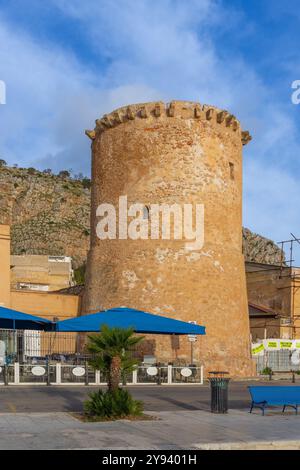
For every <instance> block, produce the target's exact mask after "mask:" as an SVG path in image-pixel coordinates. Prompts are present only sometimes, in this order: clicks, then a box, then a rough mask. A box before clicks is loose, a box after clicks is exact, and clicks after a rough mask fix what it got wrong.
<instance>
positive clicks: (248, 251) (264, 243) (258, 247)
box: [243, 228, 284, 265]
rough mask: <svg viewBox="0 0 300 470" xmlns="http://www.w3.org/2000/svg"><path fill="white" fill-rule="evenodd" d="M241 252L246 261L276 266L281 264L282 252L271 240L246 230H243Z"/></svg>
mask: <svg viewBox="0 0 300 470" xmlns="http://www.w3.org/2000/svg"><path fill="white" fill-rule="evenodd" d="M243 252H244V255H245V259H246V261H253V262H255V263H265V264H278V265H280V264H281V262H282V251H281V249H280V248H279V246H278V245H276V243H274V242H273V241H272V240H269V239H268V238H265V237H262V236H261V235H258V234H257V233H253V232H251V230H249V229H248V228H243ZM283 260H284V257H283Z"/></svg>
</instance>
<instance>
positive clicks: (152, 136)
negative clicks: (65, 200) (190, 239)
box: [82, 102, 253, 375]
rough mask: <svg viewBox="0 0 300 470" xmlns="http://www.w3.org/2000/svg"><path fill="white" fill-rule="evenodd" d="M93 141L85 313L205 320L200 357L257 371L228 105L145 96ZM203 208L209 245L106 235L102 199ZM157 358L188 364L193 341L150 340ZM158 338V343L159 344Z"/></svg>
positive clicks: (240, 138)
mask: <svg viewBox="0 0 300 470" xmlns="http://www.w3.org/2000/svg"><path fill="white" fill-rule="evenodd" d="M87 134H88V135H89V137H90V138H91V139H92V208H91V249H90V252H89V255H88V265H87V279H86V290H85V295H84V300H83V310H82V311H83V312H84V313H88V312H95V311H99V310H100V309H107V308H110V307H114V306H128V307H133V308H137V309H144V310H146V311H149V312H153V313H157V314H160V315H167V316H170V317H173V318H176V319H180V320H184V321H193V320H194V321H197V323H198V324H201V325H205V326H206V331H207V335H206V336H205V337H201V338H199V339H198V341H197V342H196V343H195V345H194V351H193V359H194V361H197V362H201V363H203V364H204V365H205V368H206V371H209V370H218V369H219V370H220V369H221V370H228V371H229V372H230V373H231V374H234V375H248V374H251V373H252V372H253V369H252V366H251V360H250V348H249V319H248V310H247V296H246V282H245V268H244V258H243V255H242V144H243V143H244V144H245V143H247V142H248V141H249V140H250V136H249V133H248V132H242V130H241V128H240V124H239V122H238V121H237V120H236V118H235V117H234V116H232V115H230V114H229V113H227V112H224V111H221V110H219V109H217V108H212V107H208V106H204V107H202V106H201V105H200V104H198V103H192V102H172V103H171V104H170V105H169V106H165V104H164V103H161V102H160V103H147V104H141V105H133V106H129V107H124V108H121V109H118V110H117V111H115V112H113V113H111V114H109V115H107V116H104V118H103V119H101V120H98V121H96V128H95V130H94V131H87ZM121 195H127V196H128V203H129V204H130V203H135V202H143V203H145V205H148V204H151V203H159V204H162V203H167V204H172V203H178V204H184V203H193V204H201V203H202V204H204V205H205V242H204V246H203V248H202V249H201V250H200V251H188V250H187V249H186V247H185V242H186V240H99V239H98V238H97V235H96V225H97V222H98V221H99V219H98V218H97V217H96V209H97V206H98V205H99V204H100V203H113V204H115V206H116V207H117V206H118V198H119V196H121ZM153 338H154V341H155V344H154V347H153V349H154V350H153V353H154V355H155V356H156V357H157V359H158V360H163V361H168V360H172V359H173V360H174V359H175V358H177V359H181V360H186V361H187V362H189V361H190V348H191V346H190V343H189V341H188V339H187V338H185V337H182V338H179V339H178V338H177V339H174V338H173V339H172V338H171V337H164V336H161V337H158V336H156V337H152V338H151V339H153ZM152 344H153V343H152Z"/></svg>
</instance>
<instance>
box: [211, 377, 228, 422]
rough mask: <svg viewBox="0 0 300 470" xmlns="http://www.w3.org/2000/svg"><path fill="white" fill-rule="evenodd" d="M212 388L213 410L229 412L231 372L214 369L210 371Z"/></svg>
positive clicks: (213, 411)
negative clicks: (229, 375)
mask: <svg viewBox="0 0 300 470" xmlns="http://www.w3.org/2000/svg"><path fill="white" fill-rule="evenodd" d="M209 374H210V377H209V381H210V389H211V404H210V405H211V412H212V413H223V414H224V413H227V412H228V384H229V380H230V378H229V377H226V375H228V374H229V372H223V371H212V372H209Z"/></svg>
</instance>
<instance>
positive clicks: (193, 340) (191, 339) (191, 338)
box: [188, 320, 197, 343]
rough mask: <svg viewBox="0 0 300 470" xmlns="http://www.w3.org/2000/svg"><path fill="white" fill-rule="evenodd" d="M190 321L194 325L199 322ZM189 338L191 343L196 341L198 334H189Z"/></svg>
mask: <svg viewBox="0 0 300 470" xmlns="http://www.w3.org/2000/svg"><path fill="white" fill-rule="evenodd" d="M189 323H191V324H192V325H197V322H196V321H194V320H191V321H189ZM188 339H189V341H190V342H191V343H194V342H195V341H197V335H188Z"/></svg>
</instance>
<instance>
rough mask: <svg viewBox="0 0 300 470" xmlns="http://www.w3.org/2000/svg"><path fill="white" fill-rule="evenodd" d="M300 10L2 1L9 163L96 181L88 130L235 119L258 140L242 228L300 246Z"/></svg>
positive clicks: (252, 0) (234, 4) (251, 148)
mask: <svg viewBox="0 0 300 470" xmlns="http://www.w3.org/2000/svg"><path fill="white" fill-rule="evenodd" d="M299 23H300V9H299V5H298V2H297V0H290V1H289V2H283V1H281V0H223V1H222V0H186V1H183V0H85V1H80V0H47V2H41V1H40V0H10V1H7V0H5V1H4V0H0V79H1V80H4V81H5V82H6V86H7V104H6V105H5V106H0V124H1V133H0V157H1V158H4V159H5V160H6V161H8V162H9V163H10V164H14V163H17V164H18V165H19V166H35V167H37V168H41V169H43V168H48V167H51V168H53V169H54V170H55V171H58V170H60V169H66V168H67V169H68V168H72V169H73V171H74V172H75V173H76V172H80V171H81V172H83V173H85V174H88V173H89V169H90V146H89V142H88V139H87V138H86V137H85V136H84V134H83V131H84V129H85V128H91V127H93V126H94V120H95V119H96V118H97V117H100V116H101V115H102V114H103V113H105V112H109V111H111V110H112V109H113V108H115V107H117V106H121V105H125V104H128V103H132V102H139V101H148V100H157V99H162V100H166V101H170V100H171V99H187V100H196V101H200V102H201V103H209V104H212V105H216V106H219V107H224V108H225V109H229V110H230V111H231V112H233V113H234V114H236V116H237V117H238V118H239V119H240V120H241V122H242V125H243V128H245V129H249V130H250V132H251V134H252V135H253V141H252V142H251V144H250V145H248V146H247V147H246V148H245V151H244V225H245V226H247V227H249V228H250V229H252V230H254V231H256V232H258V233H261V234H263V235H265V236H267V237H270V238H272V239H274V240H275V241H279V240H281V239H286V238H289V235H290V232H293V233H296V234H298V235H299V236H300V220H299V205H300V204H299V203H300V186H299V176H300V167H299V156H300V139H299V136H300V119H299V116H300V105H299V106H295V105H293V104H292V102H291V93H292V90H291V83H292V82H293V81H294V80H297V79H300V70H299V69H300V57H299V56H300V47H299V43H300V28H299Z"/></svg>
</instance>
